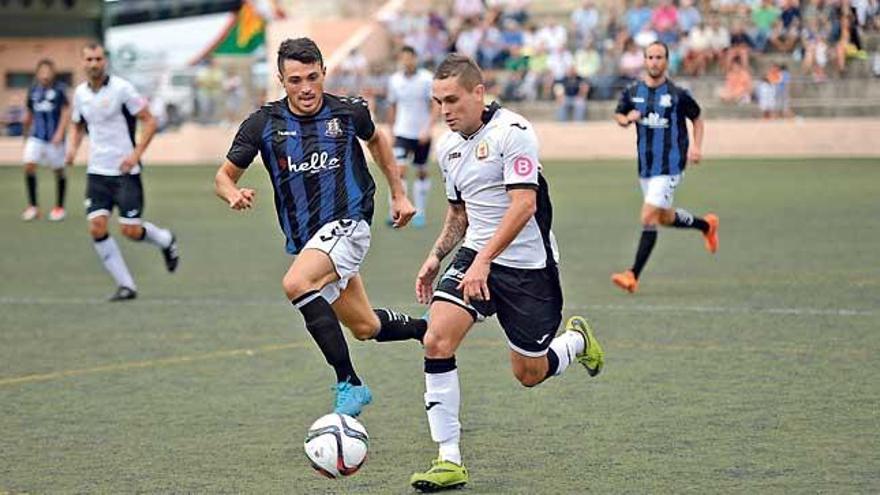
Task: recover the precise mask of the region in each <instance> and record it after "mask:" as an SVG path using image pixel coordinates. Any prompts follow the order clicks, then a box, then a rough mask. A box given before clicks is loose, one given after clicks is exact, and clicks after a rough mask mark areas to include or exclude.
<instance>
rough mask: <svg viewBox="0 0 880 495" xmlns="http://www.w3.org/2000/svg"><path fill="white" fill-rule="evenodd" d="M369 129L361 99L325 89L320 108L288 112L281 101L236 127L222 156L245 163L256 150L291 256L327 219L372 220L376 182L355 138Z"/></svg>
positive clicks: (369, 120) (372, 128)
mask: <svg viewBox="0 0 880 495" xmlns="http://www.w3.org/2000/svg"><path fill="white" fill-rule="evenodd" d="M374 132H375V125H374V124H373V120H372V118H371V117H370V111H369V109H368V108H367V102H366V101H364V100H363V99H362V98H359V97H354V98H347V97H341V96H335V95H331V94H327V93H324V98H323V104H322V106H321V109H320V110H319V111H318V112H317V113H316V114H314V115H310V116H300V115H295V114H294V113H293V112H291V111H290V108H289V107H288V105H287V99H286V98H284V99H281V100H278V101H273V102H270V103H268V104H266V105H264V106H262V107H261V108H260V109H259V110H257V111H256V112H254V113H253V114H251V115H250V116H249V117H248V118H247V119H246V120H245V121H244V122H243V123H242V124H241V127H240V128H239V129H238V133H237V134H236V136H235V139H234V141H233V143H232V147H231V148H230V149H229V153H227V155H226V157H227V158H228V159H229V161H230V162H232V163H233V164H234V165H235V166H237V167H239V168H247V167H248V166H249V165H250V164H251V162H252V161H253V159H254V158H255V157H256V155H257V153H259V154H260V156H261V157H262V160H263V165H264V166H265V167H266V170H267V171H268V172H269V176H270V178H271V179H272V187H273V189H274V196H275V209H276V210H277V213H278V223H279V225H280V226H281V229H282V230H283V231H284V235H285V236H286V237H287V252H288V253H290V254H298V253H299V252H300V250H301V249H302V248H303V246H304V245H305V244H306V243H307V242H308V241H309V239H310V238H311V237H312V236H313V235H314V234H315V233H316V232H317V231H318V229H320V228H321V227H322V226H323V225H325V224H327V223H329V222H332V221H335V220H342V219H350V220H365V221H366V222H367V223H370V222H371V221H372V218H373V195H374V193H375V191H376V185H375V183H374V182H373V178H372V176H371V175H370V172H369V169H368V168H367V162H366V159H365V158H364V153H363V150H362V148H361V145H360V142H358V139H362V140H369V139H370V138H371V137H372V136H373V133H374Z"/></svg>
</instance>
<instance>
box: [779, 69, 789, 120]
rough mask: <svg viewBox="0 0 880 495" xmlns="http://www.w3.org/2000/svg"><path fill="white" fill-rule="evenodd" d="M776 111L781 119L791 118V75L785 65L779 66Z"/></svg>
mask: <svg viewBox="0 0 880 495" xmlns="http://www.w3.org/2000/svg"><path fill="white" fill-rule="evenodd" d="M777 68H778V74H779V77H778V79H777V82H776V107H777V108H776V110H777V112H778V114H779V116H780V117H791V116H792V112H791V94H790V93H791V73H790V72H789V71H788V67H787V66H786V65H785V64H780V65H777Z"/></svg>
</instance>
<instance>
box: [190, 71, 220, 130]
mask: <svg viewBox="0 0 880 495" xmlns="http://www.w3.org/2000/svg"><path fill="white" fill-rule="evenodd" d="M222 82H223V71H222V70H220V68H219V67H218V66H217V64H216V62H215V61H214V58H213V57H211V56H208V57H207V58H205V60H204V61H203V62H202V66H201V67H200V68H199V69H198V71H196V103H197V106H198V115H199V121H200V122H201V123H203V124H206V123H215V122H216V119H217V110H218V108H217V107H218V105H219V98H220V92H221V85H222Z"/></svg>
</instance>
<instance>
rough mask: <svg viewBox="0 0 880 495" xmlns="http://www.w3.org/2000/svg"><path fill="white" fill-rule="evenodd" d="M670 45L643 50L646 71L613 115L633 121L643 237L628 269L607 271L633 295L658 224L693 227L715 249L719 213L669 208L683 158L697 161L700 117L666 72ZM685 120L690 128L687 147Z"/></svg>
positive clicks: (624, 122) (622, 122) (694, 104)
mask: <svg viewBox="0 0 880 495" xmlns="http://www.w3.org/2000/svg"><path fill="white" fill-rule="evenodd" d="M668 57H669V49H668V48H667V47H666V45H665V44H663V43H661V42H659V41H658V42H654V43H651V44H650V45H648V46H647V48H645V66H646V69H647V70H646V74H645V76H644V78H643V79H642V80H641V81H639V82H637V83H634V84H632V85H631V86H629V87H628V88H626V89H625V90H624V91H623V94H622V95H621V96H620V102H619V103H618V104H617V109H616V110H615V115H614V119H615V120H616V121H617V123H618V124H620V125H621V126H622V127H628V126H629V125H630V124H632V123H635V124H636V134H637V143H638V152H639V180H640V182H641V186H642V195H643V196H644V204H643V205H642V214H641V220H642V236H641V239H639V247H638V250H637V251H636V259H635V263H633V265H632V267H631V268H630V269H629V270H626V271H624V272H621V273H614V274H612V275H611V281H612V282H614V284H615V285H617V286H618V287H620V288H621V289H623V290H625V291H627V292H629V293H634V292H635V291H636V290H638V287H639V276H640V275H641V273H642V269H643V268H644V267H645V263H647V262H648V257H649V256H651V251H652V250H653V249H654V244H656V242H657V226H658V225H663V226H666V227H669V226H671V227H676V228H680V229H697V230H699V231H700V232H702V233H703V238H704V241H705V245H706V249H707V250H708V251H709V252H710V253H714V252H715V251H717V250H718V217H717V216H716V215H714V214H712V213H710V214H708V215H706V216H705V217H704V218H700V217H696V216H694V215H692V214H691V213H690V212H688V211H687V210H685V209H682V208H677V209H675V208H673V207H672V202H673V195H674V193H675V188H676V187H678V185H679V184H680V183H681V179H682V176H683V174H684V169H685V165H686V164H687V162H688V161H690V162H693V163H694V164H697V163H699V162H700V159H701V158H702V152H701V149H702V146H703V129H704V126H703V120H702V119H701V118H700V107H699V105H697V102H696V101H695V100H694V99H693V97H692V96H691V95H690V93H688V92H687V91H685V90H683V89H681V88H679V87H678V86H676V85H675V84H673V83H672V81H670V80H669V79H668V78H667V76H666V66H667V65H668V62H669V61H668ZM685 119H688V120H690V121H691V122H692V123H693V127H694V142H693V145H690V143H689V140H688V129H687V124H686V123H685Z"/></svg>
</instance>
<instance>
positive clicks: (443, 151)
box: [437, 133, 464, 204]
mask: <svg viewBox="0 0 880 495" xmlns="http://www.w3.org/2000/svg"><path fill="white" fill-rule="evenodd" d="M452 137H453V135H452V134H451V133H447V134H445V135H444V136H443V137H441V138H440V143H439V144H438V145H437V165H438V166H439V167H440V175H441V177H443V186H444V189H445V191H446V200H447V201H449V202H450V203H453V204H461V203H464V201H463V200H462V199H461V191H459V190H458V188H456V187H455V181H454V180H452V178H451V177H450V176H449V159H450V158H451V157H450V154H451V153H460V152H458V151H450V149H449V142H450V141H451V140H452V139H451V138H452Z"/></svg>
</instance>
